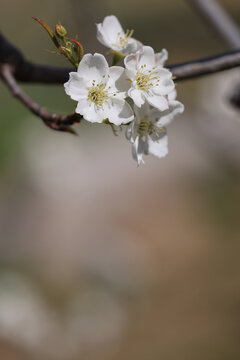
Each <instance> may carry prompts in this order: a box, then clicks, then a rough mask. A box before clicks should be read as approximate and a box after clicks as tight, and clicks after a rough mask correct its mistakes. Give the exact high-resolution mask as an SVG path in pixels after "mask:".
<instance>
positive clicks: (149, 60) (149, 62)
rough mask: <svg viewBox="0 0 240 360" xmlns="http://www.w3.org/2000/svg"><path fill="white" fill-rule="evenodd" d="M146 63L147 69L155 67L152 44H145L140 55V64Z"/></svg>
mask: <svg viewBox="0 0 240 360" xmlns="http://www.w3.org/2000/svg"><path fill="white" fill-rule="evenodd" d="M144 65H146V68H147V69H150V68H153V67H154V66H155V65H156V64H155V54H154V50H153V48H151V46H143V48H142V52H141V53H140V56H139V61H138V66H140V67H141V66H144Z"/></svg>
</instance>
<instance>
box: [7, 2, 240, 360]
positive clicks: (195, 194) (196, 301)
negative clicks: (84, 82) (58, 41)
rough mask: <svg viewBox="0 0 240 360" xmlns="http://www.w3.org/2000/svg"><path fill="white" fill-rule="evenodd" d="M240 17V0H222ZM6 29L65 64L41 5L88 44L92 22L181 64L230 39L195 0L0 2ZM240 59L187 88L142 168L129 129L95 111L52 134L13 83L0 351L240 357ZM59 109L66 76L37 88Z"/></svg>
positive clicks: (47, 58)
mask: <svg viewBox="0 0 240 360" xmlns="http://www.w3.org/2000/svg"><path fill="white" fill-rule="evenodd" d="M220 3H221V4H223V5H224V6H225V8H226V10H227V11H228V12H229V13H230V14H231V15H232V16H233V18H234V19H235V21H236V22H237V23H238V24H239V23H240V4H239V0H225V1H220ZM0 5H1V12H0V20H1V31H2V32H3V34H4V35H5V36H6V37H7V38H8V39H9V40H10V41H11V42H13V43H14V44H15V45H17V46H18V47H19V48H20V49H21V50H22V52H23V53H24V54H25V56H26V57H27V58H28V59H29V60H32V61H33V62H38V63H42V64H52V65H56V66H66V65H67V63H66V60H65V59H64V58H62V57H60V56H57V55H53V54H52V53H50V52H49V51H48V50H51V51H52V50H54V48H53V46H52V44H51V41H50V39H49V38H48V36H47V34H46V33H45V32H44V30H43V29H42V28H41V27H40V26H39V25H38V24H37V23H36V22H34V21H33V20H32V18H31V17H32V16H36V17H39V18H41V19H44V20H45V21H46V22H47V23H48V24H49V25H52V26H54V24H55V23H57V22H58V21H59V20H61V22H62V24H63V25H65V26H66V27H67V29H68V31H69V35H72V36H74V35H75V33H78V34H79V39H80V41H81V42H82V43H83V45H84V48H85V52H95V51H98V52H101V53H105V52H106V51H107V50H106V49H105V48H104V47H103V46H102V45H101V44H99V43H97V40H96V28H95V23H97V22H101V21H102V20H103V18H104V16H106V15H110V14H115V15H116V16H117V17H118V18H119V20H120V21H121V23H122V25H123V26H124V28H125V29H127V28H128V29H134V30H135V32H134V36H135V37H136V38H137V39H139V40H141V41H142V42H143V43H145V44H148V45H151V46H153V47H154V49H155V50H156V51H160V50H161V49H162V48H163V47H165V48H167V49H168V51H169V62H168V63H176V62H181V61H187V60H191V59H196V58H199V57H204V56H208V55H213V54H215V53H218V52H222V51H225V50H227V49H226V46H225V45H224V44H223V43H222V41H221V40H220V39H219V38H218V37H217V36H216V35H215V33H214V32H212V30H211V29H209V28H208V26H207V25H206V24H205V23H204V21H203V20H202V19H201V17H200V16H198V14H197V13H196V12H194V11H193V9H192V8H191V7H190V6H189V3H187V2H185V1H184V0H181V1H179V0H169V1H163V0H148V1H144V0H131V1H129V0H121V1H110V0H69V1H66V0H51V1H48V0H41V2H40V1H30V0H21V1H17V0H8V1H5V0H0ZM239 82H240V73H239V70H238V69H236V70H231V71H228V72H225V73H221V74H217V75H214V76H209V77H204V78H201V79H197V80H192V81H186V82H183V83H179V84H178V85H177V90H178V98H179V100H180V101H182V102H183V103H184V104H185V107H186V110H185V112H184V114H183V115H181V116H179V117H178V118H176V120H175V121H174V122H173V124H171V125H170V127H169V129H168V134H169V155H168V156H167V157H166V158H164V159H162V160H158V159H156V158H153V157H147V158H146V159H145V160H146V165H145V166H141V167H139V168H137V166H136V163H135V162H134V161H133V159H132V158H131V149H130V144H129V143H128V142H127V141H126V140H125V137H124V134H123V133H122V134H120V135H119V136H118V137H117V138H116V137H114V136H113V134H112V132H111V130H110V129H109V128H108V127H107V126H102V125H101V126H100V125H98V124H88V123H87V122H82V123H81V124H79V125H78V126H77V127H76V130H77V132H78V134H79V136H77V137H74V136H71V135H69V134H61V133H58V132H54V131H51V130H50V129H48V128H47V127H45V126H44V125H43V124H42V122H41V121H40V120H39V119H38V118H36V117H34V116H33V115H32V114H30V113H29V112H28V110H27V109H25V108H24V107H23V106H22V105H21V104H20V103H19V102H18V101H16V100H15V99H14V98H13V97H12V96H11V95H10V93H9V91H8V90H7V88H6V87H4V85H3V84H2V83H0V94H1V96H0V358H1V359H4V360H15V359H19V360H21V359H24V360H38V359H41V360H42V359H44V360H55V359H57V360H58V359H59V360H75V359H88V360H120V359H121V360H122V359H126V360H128V359H129V360H150V359H151V360H158V359H164V360H175V359H178V360H187V359H194V360H198V359H199V360H200V359H201V360H202V359H204V360H215V359H216V360H225V359H228V360H235V359H236V360H237V359H239V358H240V261H239V257H240V242H239V239H240V221H239V212H240V181H239V180H240V118H239V112H237V111H236V110H235V109H234V108H233V107H231V105H230V104H229V102H228V97H229V96H230V95H231V93H232V91H234V87H235V85H237V84H238V83H239ZM23 87H24V89H25V91H26V92H27V93H28V94H30V95H31V97H32V98H33V99H34V100H35V101H37V102H38V103H40V104H41V105H44V106H46V107H48V108H49V109H50V110H52V111H56V112H58V113H66V114H67V113H70V112H72V111H73V109H74V106H75V103H74V102H73V101H71V100H70V99H69V98H68V97H67V96H66V95H65V93H64V90H63V87H61V86H49V85H48V86H44V85H24V86H23Z"/></svg>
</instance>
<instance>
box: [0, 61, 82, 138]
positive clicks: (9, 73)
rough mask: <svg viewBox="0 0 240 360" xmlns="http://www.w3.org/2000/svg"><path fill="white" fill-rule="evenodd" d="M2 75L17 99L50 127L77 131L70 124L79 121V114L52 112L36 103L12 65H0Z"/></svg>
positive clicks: (0, 74) (71, 131)
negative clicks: (15, 75)
mask: <svg viewBox="0 0 240 360" xmlns="http://www.w3.org/2000/svg"><path fill="white" fill-rule="evenodd" d="M0 76H1V78H2V80H3V81H4V82H5V84H6V85H7V86H8V88H9V89H10V91H11V92H12V94H13V95H14V96H15V97H16V98H17V99H19V100H20V101H21V102H22V103H23V104H24V105H25V106H26V107H27V108H28V109H29V110H30V111H31V112H32V113H33V114H35V115H37V116H38V117H40V118H41V119H42V120H43V122H44V123H45V124H46V125H47V126H48V127H50V128H51V129H53V130H60V131H67V132H70V133H73V134H74V133H75V132H74V131H73V130H72V129H71V128H69V125H73V124H74V123H75V122H79V120H80V119H79V116H78V115H77V114H75V113H74V114H71V115H57V114H52V113H50V112H49V111H48V110H47V109H46V108H43V107H41V106H40V105H38V104H36V103H35V102H34V101H32V99H31V98H30V97H29V96H28V95H27V94H26V93H25V92H24V91H23V90H22V89H21V87H20V86H19V85H18V83H17V81H16V80H15V78H14V75H13V68H12V66H11V65H8V64H4V65H0Z"/></svg>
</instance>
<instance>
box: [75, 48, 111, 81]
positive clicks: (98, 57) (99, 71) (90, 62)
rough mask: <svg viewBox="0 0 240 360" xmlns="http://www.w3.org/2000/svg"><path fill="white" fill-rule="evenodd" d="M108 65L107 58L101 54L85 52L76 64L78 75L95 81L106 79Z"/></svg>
mask: <svg viewBox="0 0 240 360" xmlns="http://www.w3.org/2000/svg"><path fill="white" fill-rule="evenodd" d="M108 73H109V67H108V63H107V60H106V59H105V57H104V56H103V55H102V54H97V53H96V54H94V55H92V54H86V55H84V56H83V58H82V60H81V61H80V64H79V66H78V75H79V76H81V77H83V78H85V79H88V81H92V80H95V81H96V83H100V82H101V81H104V79H105V80H107V76H108Z"/></svg>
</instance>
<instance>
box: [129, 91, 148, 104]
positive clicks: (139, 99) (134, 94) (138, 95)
mask: <svg viewBox="0 0 240 360" xmlns="http://www.w3.org/2000/svg"><path fill="white" fill-rule="evenodd" d="M128 96H129V97H130V98H131V99H133V101H134V103H135V104H136V105H137V106H138V107H141V106H142V105H143V104H144V102H145V100H144V96H143V95H142V92H141V91H140V90H138V89H134V88H131V89H130V90H128Z"/></svg>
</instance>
